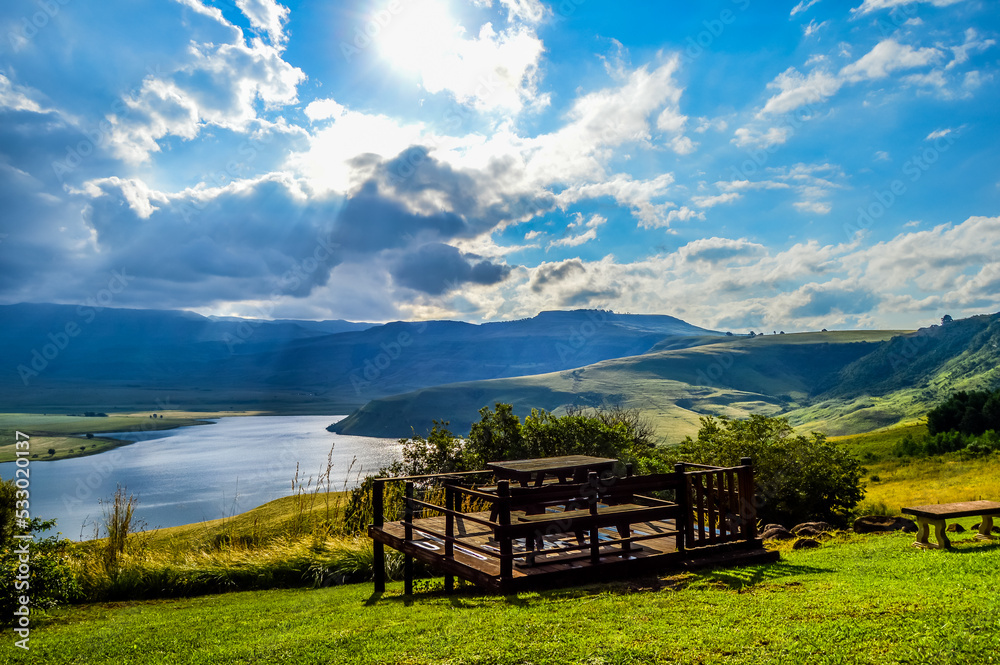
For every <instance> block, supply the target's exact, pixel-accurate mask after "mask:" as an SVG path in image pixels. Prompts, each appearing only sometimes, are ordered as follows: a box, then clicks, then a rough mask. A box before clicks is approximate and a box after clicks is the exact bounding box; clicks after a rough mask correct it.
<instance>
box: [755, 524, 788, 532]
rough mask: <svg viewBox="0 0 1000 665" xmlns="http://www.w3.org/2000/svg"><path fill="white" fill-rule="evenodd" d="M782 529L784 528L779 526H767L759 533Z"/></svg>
mask: <svg viewBox="0 0 1000 665" xmlns="http://www.w3.org/2000/svg"><path fill="white" fill-rule="evenodd" d="M784 528H785V527H783V526H782V525H780V524H768V525H766V526H765V527H764V528H763V529H761V530H760V532H761V533H764V532H765V531H770V530H771V529H784Z"/></svg>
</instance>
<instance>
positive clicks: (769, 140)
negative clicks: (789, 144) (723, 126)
mask: <svg viewBox="0 0 1000 665" xmlns="http://www.w3.org/2000/svg"><path fill="white" fill-rule="evenodd" d="M733 134H734V136H735V138H733V139H732V140H731V143H732V144H733V145H735V146H736V147H738V148H770V147H771V146H773V145H781V144H782V143H785V142H786V141H787V140H788V137H789V136H791V135H792V128H791V127H787V126H786V127H771V128H770V129H768V130H767V131H766V132H761V131H759V130H756V129H751V128H749V127H740V128H738V129H737V130H736V131H735V132H733Z"/></svg>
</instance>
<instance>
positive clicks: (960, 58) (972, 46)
mask: <svg viewBox="0 0 1000 665" xmlns="http://www.w3.org/2000/svg"><path fill="white" fill-rule="evenodd" d="M978 37H979V33H977V32H976V30H975V28H968V29H967V30H966V31H965V42H964V43H963V44H960V45H959V46H952V47H951V53H952V60H951V62H949V63H948V64H947V65H945V69H952V68H954V67H957V66H958V65H962V64H965V63H966V62H968V60H969V55H970V54H972V53H981V52H983V51H985V50H987V49H989V48H990V47H991V46H994V45H995V44H996V41H995V40H993V39H979V38H978Z"/></svg>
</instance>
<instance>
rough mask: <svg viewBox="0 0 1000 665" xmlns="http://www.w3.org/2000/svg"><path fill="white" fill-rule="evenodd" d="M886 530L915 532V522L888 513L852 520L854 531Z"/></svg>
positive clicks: (881, 531) (877, 531)
mask: <svg viewBox="0 0 1000 665" xmlns="http://www.w3.org/2000/svg"><path fill="white" fill-rule="evenodd" d="M887 531H903V532H905V533H916V532H917V524H916V522H914V521H913V520H908V519H906V518H905V517H892V516H889V515H868V516H866V517H859V518H858V519H856V520H854V532H855V533H885V532H887Z"/></svg>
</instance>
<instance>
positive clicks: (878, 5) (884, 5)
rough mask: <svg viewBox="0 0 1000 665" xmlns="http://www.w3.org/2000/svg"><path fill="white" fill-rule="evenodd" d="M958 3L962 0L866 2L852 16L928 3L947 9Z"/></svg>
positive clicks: (871, 0)
mask: <svg viewBox="0 0 1000 665" xmlns="http://www.w3.org/2000/svg"><path fill="white" fill-rule="evenodd" d="M958 2H962V0H864V2H863V3H861V5H860V6H859V7H855V8H854V9H852V10H851V15H852V16H864V15H865V14H870V13H871V12H875V11H879V10H882V9H892V8H893V7H901V6H904V5H913V4H920V3H928V4H931V5H933V6H935V7H947V6H948V5H954V4H956V3H958Z"/></svg>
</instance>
